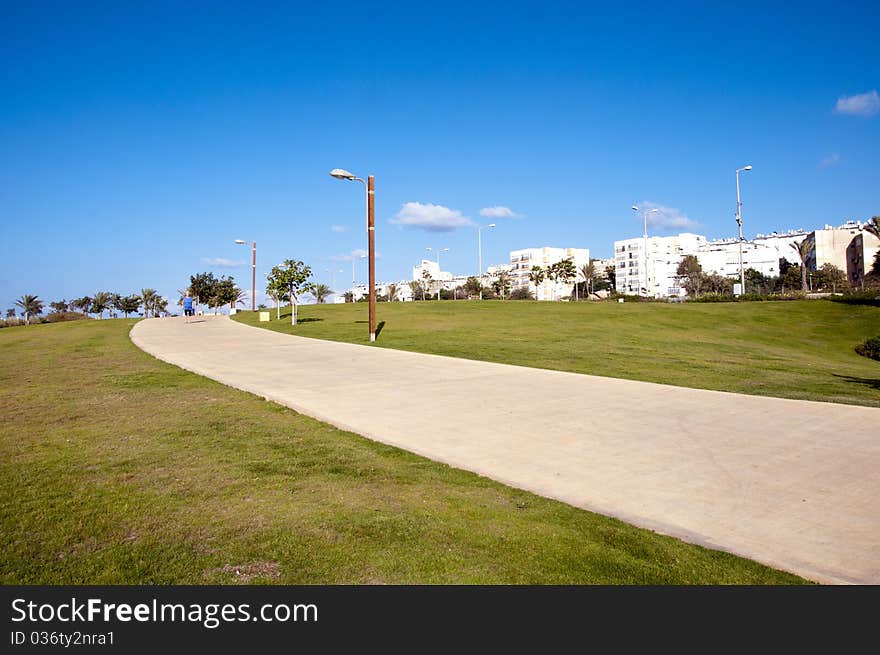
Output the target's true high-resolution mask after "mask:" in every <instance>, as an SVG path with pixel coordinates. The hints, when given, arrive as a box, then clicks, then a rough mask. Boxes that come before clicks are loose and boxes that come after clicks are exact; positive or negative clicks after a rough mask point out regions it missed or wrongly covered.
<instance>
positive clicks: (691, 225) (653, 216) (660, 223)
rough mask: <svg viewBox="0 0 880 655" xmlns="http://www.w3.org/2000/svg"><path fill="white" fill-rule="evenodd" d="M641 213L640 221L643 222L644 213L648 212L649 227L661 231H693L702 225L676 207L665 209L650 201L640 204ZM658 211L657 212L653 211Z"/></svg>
mask: <svg viewBox="0 0 880 655" xmlns="http://www.w3.org/2000/svg"><path fill="white" fill-rule="evenodd" d="M637 206H638V208H639V211H638V212H637V213H638V219H639V221H642V220H643V219H642V212H648V225H649V226H651V227H655V228H660V229H671V230H692V229H695V228H697V227H699V226H700V224H699V223H698V222H697V221H695V220H693V219H691V218H689V217H688V216H686V215H685V213H684V212H682V211H681V210H679V209H676V208H675V207H665V206H664V205H661V204H659V203H656V202H651V201H650V200H643V201H642V202H640V203H638V205H637ZM652 209H656V210H657V211H651V210H652Z"/></svg>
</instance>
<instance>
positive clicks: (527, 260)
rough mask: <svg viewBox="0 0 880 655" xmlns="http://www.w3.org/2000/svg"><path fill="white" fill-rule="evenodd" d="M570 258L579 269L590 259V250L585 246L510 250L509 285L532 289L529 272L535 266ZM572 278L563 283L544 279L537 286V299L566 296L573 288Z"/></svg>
mask: <svg viewBox="0 0 880 655" xmlns="http://www.w3.org/2000/svg"><path fill="white" fill-rule="evenodd" d="M564 259H571V260H572V261H573V262H574V265H575V268H577V269H578V270H580V269H581V268H583V266H584V265H585V264H587V263H588V262H589V261H590V251H589V249H587V248H551V247H548V246H545V247H543V248H523V249H522V250H511V251H510V268H509V273H510V280H511V287H512V288H513V289H516V288H518V287H525V288H527V289H533V288H534V286H535V285H534V284H532V282H531V280H529V273H531V271H532V268H533V267H535V266H540V267H541V268H543V269H546V268H547V267H548V266H550V265H552V264H555V263H557V262H561V261H562V260H564ZM574 282H575V281H574V280H571V281H570V282H568V283H563V282H561V281H559V280H548V279H545V280H544V281H543V282H542V283H541V284H539V285H538V287H537V290H536V291H537V294H536V295H535V298H536V299H537V300H559V299H561V298H567V297H568V296H569V295H571V292H572V291H573V290H574Z"/></svg>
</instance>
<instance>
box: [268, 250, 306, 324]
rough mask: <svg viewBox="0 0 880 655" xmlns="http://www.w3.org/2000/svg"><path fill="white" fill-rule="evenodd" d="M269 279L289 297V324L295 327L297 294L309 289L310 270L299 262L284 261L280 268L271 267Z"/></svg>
mask: <svg viewBox="0 0 880 655" xmlns="http://www.w3.org/2000/svg"><path fill="white" fill-rule="evenodd" d="M269 277H270V278H271V279H272V280H273V281H274V285H277V288H278V289H284V290H285V291H286V292H287V293H288V294H289V296H290V308H291V312H290V324H291V325H296V307H297V301H298V300H299V294H301V293H302V292H304V291H306V290H307V289H309V288H310V286H311V285H310V283H309V278H311V277H312V269H311V267H310V266H307V265H306V264H305V263H303V262H302V261H300V260H293V259H285V260H284V263H282V264H281V265H280V266H273V267H272V271H271V272H270V273H269Z"/></svg>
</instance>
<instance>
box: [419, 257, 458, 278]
mask: <svg viewBox="0 0 880 655" xmlns="http://www.w3.org/2000/svg"><path fill="white" fill-rule="evenodd" d="M425 271H427V272H428V275H430V276H431V279H432V280H433V281H434V282H437V281H438V280H443V281H449V280H452V278H453V277H454V276H453V275H452V273H450V272H448V271H441V270H440V264H438V263H437V262H436V261H434V260H432V259H423V260H422V261H421V263H419V265H418V266H413V269H412V279H413V281H414V282H421V281H422V280H423V279H424V278H423V277H422V275H423V273H424V272H425Z"/></svg>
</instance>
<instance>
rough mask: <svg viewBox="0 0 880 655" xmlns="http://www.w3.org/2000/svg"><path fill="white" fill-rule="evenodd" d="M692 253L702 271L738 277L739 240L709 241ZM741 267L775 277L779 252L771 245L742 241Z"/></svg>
mask: <svg viewBox="0 0 880 655" xmlns="http://www.w3.org/2000/svg"><path fill="white" fill-rule="evenodd" d="M792 252H793V251H792ZM693 254H695V255H696V257H697V261H699V262H700V266H701V267H702V269H703V272H704V273H707V274H709V275H712V274H715V275H723V276H726V277H732V278H737V279H738V278H739V240H737V239H721V240H718V241H710V242H708V243H706V244H704V245H703V246H702V247H701V248H700V249H699V250H698V251H697V252H696V253H693ZM742 267H743V270H744V271H745V270H748V269H750V268H753V269H755V270H756V271H759V272H760V273H761V274H762V275H766V276H767V277H775V276H777V275H779V252H778V251H777V249H776V248H775V247H773V246H768V245H763V244H759V243H755V242H752V241H743V243H742Z"/></svg>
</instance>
